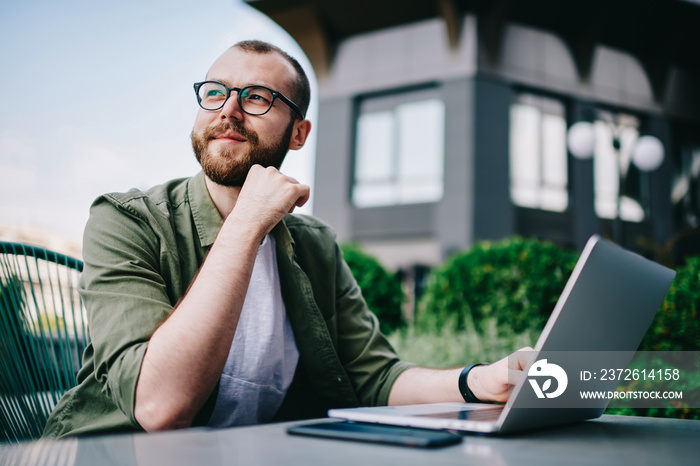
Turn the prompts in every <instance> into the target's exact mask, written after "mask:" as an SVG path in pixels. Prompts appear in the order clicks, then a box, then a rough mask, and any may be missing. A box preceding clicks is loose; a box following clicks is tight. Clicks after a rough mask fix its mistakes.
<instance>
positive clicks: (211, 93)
mask: <svg viewBox="0 0 700 466" xmlns="http://www.w3.org/2000/svg"><path fill="white" fill-rule="evenodd" d="M223 96H224V93H223V92H222V91H221V90H220V89H210V90H208V91H207V92H206V94H204V97H206V98H207V99H216V98H218V97H223Z"/></svg>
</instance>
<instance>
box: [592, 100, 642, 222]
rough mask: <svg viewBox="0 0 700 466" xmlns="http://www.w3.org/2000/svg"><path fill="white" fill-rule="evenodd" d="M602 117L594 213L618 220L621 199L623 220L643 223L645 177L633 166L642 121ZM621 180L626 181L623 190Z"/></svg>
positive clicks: (597, 140) (598, 130)
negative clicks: (633, 154) (642, 190)
mask: <svg viewBox="0 0 700 466" xmlns="http://www.w3.org/2000/svg"><path fill="white" fill-rule="evenodd" d="M600 115H601V118H599V119H597V120H596V121H595V123H594V128H595V149H594V154H593V170H594V173H593V177H594V189H595V212H596V214H597V215H598V217H600V218H609V219H614V218H617V210H618V200H619V203H620V218H621V219H622V220H625V221H628V222H641V221H642V220H644V217H645V212H644V209H643V207H642V203H641V201H640V198H641V192H640V189H641V184H640V181H641V180H640V178H641V177H642V174H641V172H640V171H639V170H638V169H637V168H636V167H635V166H634V165H633V164H632V163H631V161H632V150H633V149H634V145H635V143H636V142H637V139H638V138H639V130H638V126H639V122H638V120H637V119H636V118H634V117H632V116H629V115H624V114H617V115H612V114H609V113H606V112H600ZM620 174H622V178H621V177H620ZM621 179H622V180H624V182H625V185H624V186H623V189H622V190H620V180H621Z"/></svg>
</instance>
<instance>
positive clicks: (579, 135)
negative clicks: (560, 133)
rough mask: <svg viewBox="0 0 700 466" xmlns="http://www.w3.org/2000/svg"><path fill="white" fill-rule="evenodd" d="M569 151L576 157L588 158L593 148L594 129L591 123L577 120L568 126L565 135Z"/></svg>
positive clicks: (591, 154)
mask: <svg viewBox="0 0 700 466" xmlns="http://www.w3.org/2000/svg"><path fill="white" fill-rule="evenodd" d="M566 144H567V146H568V147H569V151H570V152H571V153H572V154H573V156H574V157H576V158H577V159H589V158H591V157H592V156H593V151H594V150H595V129H594V127H593V124H592V123H589V122H587V121H579V122H578V123H574V124H573V125H571V128H569V132H568V134H567V136H566Z"/></svg>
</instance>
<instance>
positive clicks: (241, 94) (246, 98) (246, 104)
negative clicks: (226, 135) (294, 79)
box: [194, 81, 304, 118]
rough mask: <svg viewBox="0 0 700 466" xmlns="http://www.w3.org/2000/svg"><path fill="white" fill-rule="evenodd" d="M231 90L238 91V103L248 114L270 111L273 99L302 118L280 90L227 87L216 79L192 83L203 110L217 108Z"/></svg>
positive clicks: (225, 99)
mask: <svg viewBox="0 0 700 466" xmlns="http://www.w3.org/2000/svg"><path fill="white" fill-rule="evenodd" d="M231 91H236V92H237V93H238V105H239V106H240V107H241V110H243V111H244V112H245V113H247V114H249V115H264V114H266V113H267V112H269V111H270V109H271V108H272V104H273V103H275V99H277V98H279V99H280V100H281V101H282V102H284V103H285V104H287V105H289V107H290V108H291V109H292V110H294V111H295V112H296V113H297V114H299V116H301V117H302V118H304V114H303V113H301V110H300V109H299V107H298V106H297V104H295V103H294V102H292V101H291V100H289V99H288V98H287V97H285V96H284V95H283V94H282V93H281V92H277V91H273V90H272V89H270V88H267V87H265V86H246V87H242V88H241V87H227V86H226V85H225V84H223V83H220V82H218V81H203V82H201V83H194V92H195V94H197V102H199V106H200V107H202V108H203V109H204V110H219V109H220V108H222V107H223V106H224V104H225V103H226V101H227V100H228V98H229V97H231Z"/></svg>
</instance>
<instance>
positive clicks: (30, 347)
mask: <svg viewBox="0 0 700 466" xmlns="http://www.w3.org/2000/svg"><path fill="white" fill-rule="evenodd" d="M82 270H83V262H82V261H80V260H78V259H75V258H73V257H69V256H66V255H63V254H59V253H56V252H53V251H50V250H48V249H44V248H41V247H37V246H30V245H27V244H20V243H8V242H0V428H2V433H1V435H0V442H18V441H22V440H28V439H35V438H38V437H40V436H41V433H42V431H43V430H44V427H45V425H46V421H47V419H48V417H49V414H50V413H51V410H52V409H53V408H54V406H55V405H56V403H58V400H59V399H60V398H61V396H63V394H64V393H65V392H66V391H68V390H69V389H70V388H72V387H74V386H75V385H76V374H77V372H78V369H79V368H80V361H81V356H82V353H83V350H84V349H85V346H86V344H87V341H88V332H87V317H86V314H85V308H84V306H83V304H82V301H81V299H80V296H79V295H78V293H77V282H78V276H79V273H80V272H81V271H82Z"/></svg>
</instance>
